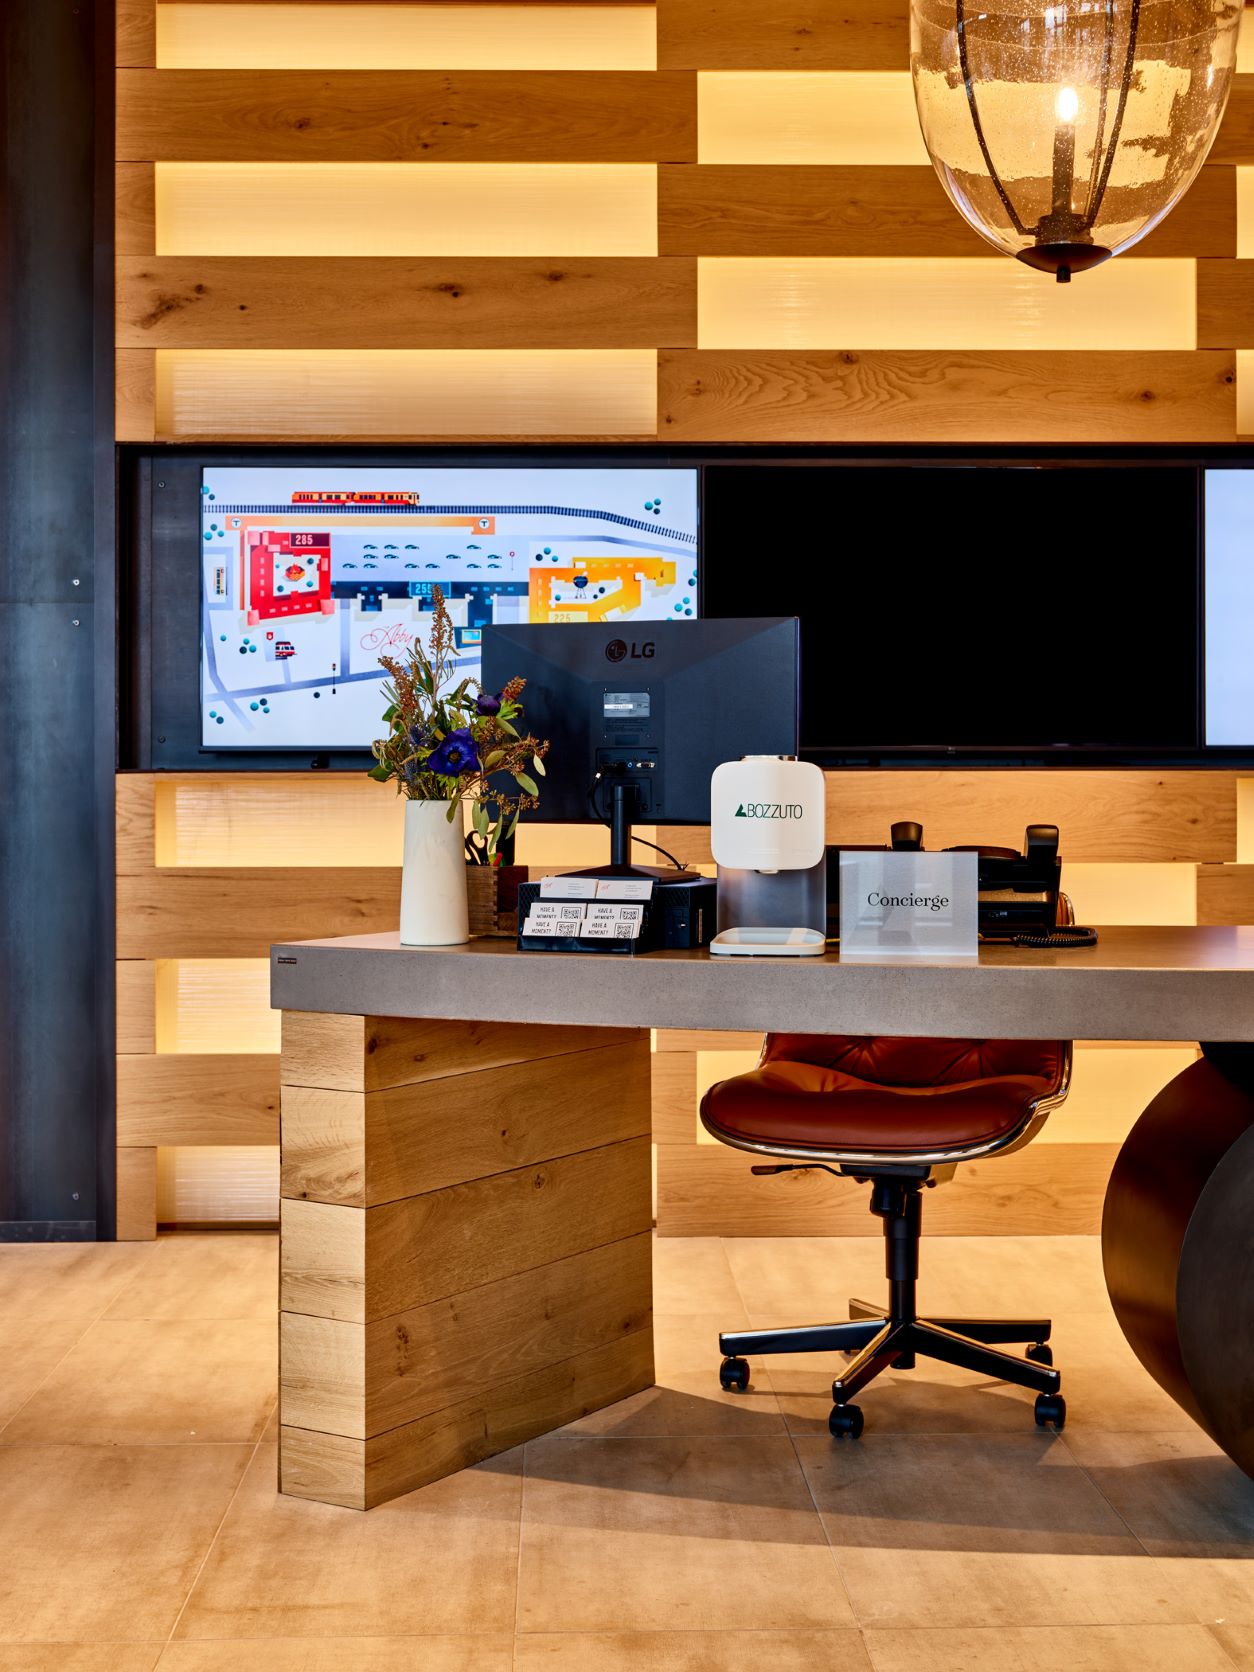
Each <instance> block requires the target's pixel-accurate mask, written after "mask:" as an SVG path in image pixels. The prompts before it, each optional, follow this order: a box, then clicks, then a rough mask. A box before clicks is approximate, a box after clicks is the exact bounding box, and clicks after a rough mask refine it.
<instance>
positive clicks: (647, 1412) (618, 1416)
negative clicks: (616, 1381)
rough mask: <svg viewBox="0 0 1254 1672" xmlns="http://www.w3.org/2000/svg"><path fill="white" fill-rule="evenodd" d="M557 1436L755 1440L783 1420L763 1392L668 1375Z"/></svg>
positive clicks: (708, 1378)
mask: <svg viewBox="0 0 1254 1672" xmlns="http://www.w3.org/2000/svg"><path fill="white" fill-rule="evenodd" d="M711 1389H713V1391H712V1392H711ZM559 1432H560V1433H562V1434H568V1435H569V1434H579V1435H585V1436H587V1435H595V1434H604V1435H612V1436H614V1437H616V1438H618V1439H647V1438H650V1437H652V1436H661V1435H666V1434H670V1435H682V1434H712V1435H722V1436H724V1437H725V1438H735V1437H736V1436H737V1435H739V1436H742V1437H744V1438H749V1439H751V1438H753V1437H754V1436H755V1435H759V1436H760V1435H764V1434H783V1433H784V1419H783V1417H782V1416H781V1415H780V1410H779V1404H778V1401H777V1400H776V1398H775V1395H774V1394H773V1393H772V1392H771V1391H770V1389H769V1388H766V1389H763V1388H757V1389H751V1390H750V1391H749V1392H748V1393H724V1392H723V1391H722V1389H721V1388H720V1387H719V1385H718V1378H717V1376H715V1375H713V1374H711V1373H710V1372H708V1371H707V1372H706V1374H704V1375H702V1376H692V1375H688V1376H668V1377H667V1378H666V1382H665V1385H663V1384H659V1385H658V1386H657V1387H651V1388H645V1389H644V1390H643V1392H641V1393H637V1394H633V1395H632V1397H631V1398H630V1399H620V1400H619V1402H618V1403H617V1404H616V1405H607V1406H606V1407H605V1409H604V1410H601V1411H593V1413H592V1414H591V1416H586V1417H580V1418H579V1420H578V1421H577V1422H572V1423H570V1424H569V1425H568V1426H567V1427H566V1428H563V1429H560V1430H559Z"/></svg>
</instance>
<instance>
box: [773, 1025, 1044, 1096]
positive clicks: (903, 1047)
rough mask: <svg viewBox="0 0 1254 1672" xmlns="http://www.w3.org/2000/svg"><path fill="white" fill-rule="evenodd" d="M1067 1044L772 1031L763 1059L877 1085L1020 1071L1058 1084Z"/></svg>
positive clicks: (948, 1081)
mask: <svg viewBox="0 0 1254 1672" xmlns="http://www.w3.org/2000/svg"><path fill="white" fill-rule="evenodd" d="M1065 1058H1066V1045H1065V1044H1064V1043H1062V1042H1061V1041H1058V1040H1043V1039H881V1038H876V1037H867V1036H862V1035H856V1034H825V1033H772V1034H768V1035H767V1038H766V1047H765V1050H764V1051H763V1054H762V1061H763V1063H764V1064H765V1063H768V1062H809V1063H814V1064H816V1065H818V1066H819V1067H822V1068H834V1069H837V1070H839V1071H840V1072H841V1073H842V1074H850V1075H852V1076H853V1077H854V1078H855V1079H857V1080H862V1081H865V1082H868V1083H869V1084H871V1085H877V1086H887V1087H892V1086H901V1087H911V1088H921V1087H925V1086H951V1085H962V1084H969V1083H970V1082H972V1081H976V1080H994V1079H1003V1078H1007V1077H1009V1076H1018V1077H1023V1078H1027V1079H1031V1080H1040V1081H1043V1082H1044V1083H1045V1085H1046V1086H1054V1085H1058V1084H1059V1083H1060V1082H1061V1080H1062V1076H1063V1067H1064V1063H1065Z"/></svg>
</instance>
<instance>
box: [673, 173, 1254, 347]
mask: <svg viewBox="0 0 1254 1672" xmlns="http://www.w3.org/2000/svg"><path fill="white" fill-rule="evenodd" d="M1236 240H1237V205H1236V171H1235V169H1231V168H1211V169H1206V170H1204V171H1203V173H1202V174H1201V175H1200V176H1199V178H1198V179H1197V181H1196V182H1195V183H1194V185H1193V186H1192V187H1191V188H1190V190H1189V191H1188V193H1187V194H1186V196H1185V198H1184V200H1183V201H1182V202H1181V203H1180V204H1179V205H1178V207H1177V208H1175V209H1174V210H1173V211H1172V212H1171V214H1170V215H1168V216H1167V218H1166V220H1165V221H1164V222H1163V223H1162V225H1161V226H1160V227H1159V228H1157V229H1156V230H1155V231H1154V232H1152V233H1151V234H1150V235H1149V237H1148V238H1146V239H1145V241H1144V242H1143V243H1141V244H1138V245H1137V246H1136V252H1135V253H1136V255H1137V256H1138V257H1141V256H1195V257H1225V256H1228V257H1230V256H1235V255H1236ZM658 251H659V253H660V254H661V255H701V256H973V257H974V256H987V257H989V258H991V259H1000V260H1002V261H1004V260H1005V259H1006V257H1005V256H1004V255H1002V254H1001V252H1000V251H998V250H995V249H994V248H993V246H992V245H991V244H988V243H986V242H985V241H984V239H983V238H981V237H979V236H978V235H977V234H976V233H975V232H973V231H972V229H971V228H970V227H969V226H968V225H967V223H966V222H965V221H964V220H963V218H962V216H961V215H959V214H958V212H957V210H956V209H955V208H954V206H953V204H952V203H951V202H950V201H949V199H948V198H947V197H946V196H945V193H944V191H943V190H942V188H941V184H940V181H939V180H938V179H937V178H936V174H935V171H934V170H933V169H931V168H909V167H882V168H877V167H874V166H871V165H867V166H864V167H833V166H828V165H823V164H817V165H796V166H791V165H788V164H753V163H703V164H698V165H695V166H691V165H689V166H672V165H664V166H663V167H661V168H659V169H658ZM1200 346H1204V345H1200ZM1219 346H1225V345H1219Z"/></svg>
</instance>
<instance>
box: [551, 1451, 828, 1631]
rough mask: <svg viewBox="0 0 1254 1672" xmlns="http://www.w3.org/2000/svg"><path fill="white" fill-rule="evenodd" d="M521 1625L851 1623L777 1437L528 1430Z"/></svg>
mask: <svg viewBox="0 0 1254 1672" xmlns="http://www.w3.org/2000/svg"><path fill="white" fill-rule="evenodd" d="M526 1459H527V1461H526V1483H525V1489H524V1494H523V1536H522V1553H521V1561H520V1565H519V1598H518V1602H519V1612H518V1618H519V1624H520V1628H521V1629H522V1630H525V1631H537V1632H554V1631H577V1632H601V1631H612V1630H616V1629H621V1627H622V1626H623V1625H624V1624H630V1625H631V1626H633V1627H635V1628H637V1629H641V1630H646V1631H713V1630H719V1631H738V1630H745V1629H752V1628H760V1629H763V1630H784V1629H797V1628H802V1627H816V1626H818V1627H833V1626H846V1625H851V1624H853V1619H852V1616H851V1614H850V1611H849V1604H848V1601H847V1600H846V1597H845V1593H844V1590H843V1588H842V1586H841V1583H840V1578H839V1575H838V1574H837V1572H836V1567H835V1564H834V1563H833V1561H832V1558H831V1553H830V1551H829V1550H828V1549H827V1546H826V1543H825V1541H824V1538H823V1530H822V1527H821V1526H820V1524H819V1520H818V1517H817V1515H816V1514H815V1512H814V1507H813V1504H812V1502H811V1500H810V1495H809V1492H808V1491H807V1489H806V1483H805V1480H804V1479H803V1477H802V1474H801V1471H800V1470H799V1468H798V1466H797V1461H796V1456H795V1454H794V1451H793V1448H792V1444H791V1442H789V1441H788V1440H786V1439H782V1438H781V1439H761V1440H757V1439H753V1440H748V1439H735V1440H727V1439H713V1438H706V1437H689V1438H684V1439H652V1440H619V1439H571V1438H568V1437H566V1436H563V1435H555V1436H549V1437H547V1438H545V1439H541V1440H535V1441H532V1442H531V1444H529V1445H528V1446H527V1448H526Z"/></svg>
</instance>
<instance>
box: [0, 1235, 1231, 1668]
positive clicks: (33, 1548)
mask: <svg viewBox="0 0 1254 1672" xmlns="http://www.w3.org/2000/svg"><path fill="white" fill-rule="evenodd" d="M881 1261H882V1254H881V1249H880V1245H879V1243H878V1242H877V1241H875V1240H872V1239H867V1240H866V1241H863V1240H861V1239H859V1240H856V1241H854V1240H839V1241H831V1242H826V1241H821V1240H818V1239H813V1240H811V1239H794V1240H787V1241H785V1240H769V1239H761V1240H752V1239H746V1240H740V1241H726V1242H720V1241H716V1240H709V1241H662V1242H659V1243H657V1245H656V1256H655V1270H656V1278H657V1359H658V1378H659V1385H658V1386H657V1387H656V1388H653V1389H651V1390H649V1391H648V1392H646V1393H643V1394H640V1395H638V1396H637V1397H636V1398H634V1399H631V1400H628V1401H626V1402H625V1403H624V1404H622V1405H619V1406H615V1407H614V1408H612V1409H610V1410H608V1411H602V1412H598V1413H597V1414H596V1415H594V1416H591V1417H588V1418H586V1419H584V1420H583V1421H582V1422H579V1423H576V1424H574V1425H573V1426H572V1427H570V1428H568V1429H565V1430H563V1431H562V1432H561V1433H559V1434H555V1435H550V1436H548V1437H547V1438H545V1439H542V1440H538V1441H535V1442H533V1443H532V1444H531V1445H528V1446H526V1447H524V1448H522V1449H521V1450H519V1451H515V1452H511V1453H508V1454H506V1455H505V1456H502V1457H498V1458H493V1459H491V1460H490V1461H489V1462H487V1463H485V1464H482V1465H481V1466H480V1467H479V1468H477V1469H472V1470H468V1471H467V1472H465V1473H464V1474H461V1475H458V1476H455V1477H453V1478H452V1479H449V1480H445V1481H441V1482H439V1483H438V1484H437V1485H435V1486H432V1487H428V1488H427V1489H426V1490H424V1491H422V1492H416V1493H413V1494H412V1495H411V1496H409V1497H407V1498H403V1499H400V1500H398V1501H397V1502H395V1503H392V1504H388V1505H386V1506H384V1507H383V1508H381V1509H378V1510H373V1511H371V1512H370V1513H369V1514H368V1515H364V1516H363V1515H358V1514H355V1513H354V1512H352V1511H350V1510H340V1509H333V1508H330V1507H328V1506H324V1505H320V1504H309V1503H303V1502H300V1501H298V1500H295V1499H289V1498H280V1497H279V1496H278V1495H277V1494H276V1492H275V1440H274V1435H275V1426H274V1403H275V1359H274V1333H275V1332H274V1295H275V1285H276V1272H275V1266H276V1245H275V1242H274V1240H273V1239H272V1238H268V1237H260V1236H240V1235H237V1236H230V1235H224V1236H217V1237H205V1236H195V1237H193V1236H180V1237H169V1238H164V1239H162V1240H161V1241H159V1242H157V1243H152V1244H131V1245H121V1246H110V1245H104V1246H98V1247H84V1246H81V1245H74V1246H70V1245H62V1246H59V1247H50V1246H40V1247H35V1246H26V1247H3V1246H0V1367H2V1368H0V1672H154V1669H155V1668H158V1669H159V1672H236V1669H239V1668H243V1669H248V1672H254V1669H257V1672H269V1669H271V1668H273V1669H274V1672H324V1669H325V1672H357V1669H361V1672H402V1669H404V1672H411V1669H420V1672H622V1669H626V1668H641V1669H645V1672H723V1669H725V1668H726V1669H732V1668H735V1669H737V1672H739V1669H741V1668H746V1667H747V1668H752V1669H753V1672H802V1669H804V1672H1064V1669H1066V1672H1233V1669H1234V1668H1238V1669H1242V1672H1254V1482H1250V1481H1248V1480H1246V1479H1245V1477H1244V1476H1243V1475H1241V1474H1240V1473H1239V1472H1238V1471H1237V1470H1236V1469H1234V1468H1233V1467H1232V1465H1231V1464H1229V1463H1228V1461H1227V1459H1226V1458H1224V1457H1223V1456H1222V1454H1221V1453H1219V1452H1218V1451H1217V1450H1216V1449H1215V1448H1214V1447H1213V1446H1212V1445H1211V1444H1210V1442H1209V1441H1208V1440H1207V1439H1206V1438H1205V1436H1203V1435H1202V1434H1201V1433H1199V1431H1198V1430H1197V1429H1196V1428H1195V1427H1194V1426H1193V1424H1192V1423H1191V1422H1190V1421H1189V1420H1188V1418H1187V1417H1185V1416H1184V1415H1183V1413H1182V1412H1180V1411H1179V1410H1178V1409H1177V1408H1176V1406H1175V1405H1173V1404H1172V1403H1171V1401H1170V1400H1168V1399H1167V1398H1166V1397H1165V1396H1164V1395H1163V1394H1161V1393H1160V1392H1159V1391H1158V1389H1157V1388H1156V1387H1155V1385H1154V1384H1153V1382H1151V1381H1150V1379H1149V1377H1148V1376H1147V1375H1146V1374H1145V1373H1144V1372H1143V1371H1142V1370H1141V1368H1140V1366H1139V1365H1138V1364H1137V1362H1136V1361H1135V1359H1134V1358H1133V1357H1132V1355H1131V1353H1130V1352H1129V1351H1128V1349H1127V1347H1126V1346H1125V1345H1124V1342H1123V1338H1122V1336H1121V1335H1120V1333H1119V1330H1118V1328H1117V1327H1116V1325H1115V1323H1114V1321H1113V1319H1112V1317H1111V1315H1110V1310H1109V1306H1108V1304H1107V1301H1106V1297H1105V1291H1104V1288H1103V1284H1102V1278H1101V1262H1100V1255H1099V1251H1098V1248H1097V1245H1096V1242H1095V1241H1094V1240H1092V1239H1088V1238H1051V1239H1031V1238H1004V1239H992V1238H986V1239H979V1240H967V1239H961V1238H950V1239H946V1238H932V1239H930V1240H929V1241H928V1242H927V1244H926V1249H925V1273H926V1275H925V1278H924V1280H923V1282H922V1284H921V1286H920V1287H921V1300H922V1302H923V1304H924V1305H925V1306H927V1305H930V1306H931V1308H932V1309H933V1310H935V1311H943V1312H962V1311H970V1312H982V1311H990V1310H991V1311H996V1310H1003V1311H1006V1312H1030V1311H1035V1310H1038V1309H1039V1310H1042V1311H1044V1312H1046V1313H1052V1315H1053V1317H1054V1320H1055V1331H1054V1342H1055V1350H1056V1355H1057V1360H1058V1363H1059V1365H1060V1367H1061V1368H1062V1370H1063V1377H1064V1387H1065V1390H1066V1393H1067V1397H1068V1403H1069V1422H1068V1426H1067V1429H1066V1432H1065V1434H1064V1435H1061V1436H1057V1435H1052V1434H1042V1433H1039V1432H1038V1431H1037V1430H1036V1429H1035V1427H1034V1426H1033V1423H1032V1416H1031V1401H1030V1397H1029V1396H1028V1395H1026V1394H1023V1393H1020V1392H1018V1391H1015V1390H1012V1389H1009V1388H1006V1387H1003V1386H1000V1385H998V1384H993V1383H987V1382H983V1381H981V1380H980V1379H979V1378H977V1377H974V1376H971V1375H969V1374H967V1373H965V1372H962V1371H957V1370H953V1371H951V1370H947V1369H945V1368H943V1367H941V1366H933V1365H924V1366H921V1367H920V1369H918V1370H917V1371H915V1372H913V1373H910V1374H902V1375H898V1376H891V1375H890V1376H888V1377H886V1378H884V1379H883V1380H882V1381H881V1382H879V1383H877V1384H876V1385H875V1386H874V1387H873V1388H871V1389H869V1390H868V1391H867V1393H866V1394H864V1396H863V1399H862V1405H863V1408H864V1410H865V1412H866V1417H867V1428H866V1433H865V1435H864V1436H863V1438H862V1440H861V1441H859V1442H856V1443H850V1442H842V1443H841V1444H840V1445H834V1444H833V1442H832V1441H831V1440H830V1439H829V1438H828V1436H827V1433H826V1428H825V1424H826V1417H827V1409H828V1404H829V1395H828V1392H827V1383H828V1382H830V1379H831V1373H832V1371H831V1367H830V1366H828V1367H825V1368H823V1369H820V1368H818V1367H817V1366H816V1364H815V1362H814V1361H813V1360H807V1359H805V1358H802V1357H799V1358H797V1359H795V1360H788V1359H782V1360H781V1359H776V1360H774V1361H773V1362H772V1363H771V1365H770V1368H769V1371H767V1370H766V1369H765V1368H764V1367H762V1366H757V1367H755V1377H754V1385H753V1389H752V1390H751V1392H750V1393H749V1394H747V1395H744V1396H740V1397H737V1396H735V1395H730V1394H727V1395H725V1394H722V1393H720V1391H719V1389H718V1387H717V1383H716V1381H715V1377H714V1371H715V1367H716V1363H717V1353H716V1351H715V1349H714V1336H715V1334H716V1333H717V1331H718V1329H719V1328H720V1327H724V1328H727V1327H732V1326H734V1325H735V1324H737V1323H745V1322H748V1321H751V1320H752V1321H759V1320H761V1321H767V1320H771V1321H775V1322H780V1323H788V1322H803V1321H812V1320H814V1319H816V1318H820V1317H824V1316H839V1315H840V1314H841V1311H842V1309H843V1308H842V1302H843V1299H844V1297H846V1296H847V1295H849V1294H862V1295H866V1296H868V1297H874V1296H876V1295H878V1294H879V1293H880V1290H881V1287H882V1283H883V1278H882V1275H881Z"/></svg>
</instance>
